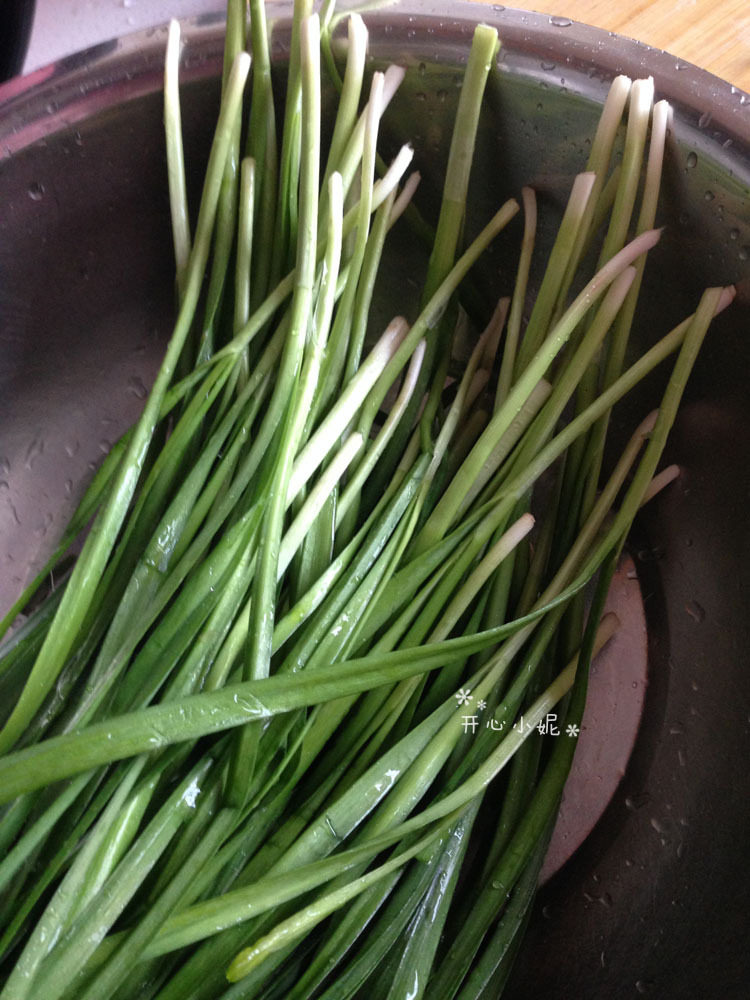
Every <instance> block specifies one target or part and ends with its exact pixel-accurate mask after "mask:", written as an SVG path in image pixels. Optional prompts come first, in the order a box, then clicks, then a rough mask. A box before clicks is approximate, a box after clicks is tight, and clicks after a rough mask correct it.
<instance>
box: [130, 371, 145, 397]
mask: <svg viewBox="0 0 750 1000" xmlns="http://www.w3.org/2000/svg"><path fill="white" fill-rule="evenodd" d="M128 392H129V393H130V395H131V396H135V398H136V399H145V398H146V396H148V389H147V388H146V386H145V385H144V383H143V379H142V378H141V377H140V376H139V375H131V376H130V378H129V379H128Z"/></svg>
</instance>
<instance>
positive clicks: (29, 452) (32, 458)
mask: <svg viewBox="0 0 750 1000" xmlns="http://www.w3.org/2000/svg"><path fill="white" fill-rule="evenodd" d="M43 451H44V441H42V440H41V438H34V440H33V441H32V442H31V444H30V445H29V447H28V448H27V449H26V463H25V464H26V468H27V469H32V468H33V467H34V462H36V460H37V459H38V458H39V456H40V455H41V454H42V452H43Z"/></svg>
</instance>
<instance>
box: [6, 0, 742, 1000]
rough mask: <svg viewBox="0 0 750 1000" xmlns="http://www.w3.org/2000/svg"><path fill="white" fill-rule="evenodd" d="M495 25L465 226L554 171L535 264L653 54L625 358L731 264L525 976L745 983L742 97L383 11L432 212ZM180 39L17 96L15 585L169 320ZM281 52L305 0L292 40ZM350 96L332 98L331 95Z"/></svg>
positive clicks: (527, 22)
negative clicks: (652, 226) (580, 832)
mask: <svg viewBox="0 0 750 1000" xmlns="http://www.w3.org/2000/svg"><path fill="white" fill-rule="evenodd" d="M480 18H481V19H483V20H486V21H488V22H489V23H492V24H494V25H495V26H496V27H497V28H498V30H499V32H500V34H501V38H502V41H503V46H502V48H501V50H500V53H499V56H498V60H497V66H496V71H495V72H493V74H492V75H491V80H490V84H489V88H488V94H487V99H486V102H485V106H484V109H483V114H482V120H481V126H480V133H479V138H478V143H477V150H476V160H475V165H474V168H473V173H472V180H471V198H470V209H469V215H468V218H467V224H466V230H467V233H474V232H476V231H478V229H479V227H480V226H481V225H482V224H483V223H484V222H485V221H486V220H487V218H488V217H489V216H490V215H491V214H492V212H494V211H495V210H496V208H497V207H498V206H499V205H500V203H501V202H502V201H503V200H505V198H507V197H510V196H514V195H517V194H518V192H519V190H520V187H521V186H522V185H523V184H530V185H532V186H534V187H535V188H536V189H537V192H538V195H539V200H540V209H541V211H540V215H541V218H542V219H543V220H544V221H543V225H542V227H541V228H540V232H539V237H538V245H539V247H540V250H539V252H538V253H537V254H536V255H535V262H536V280H538V277H539V271H540V265H541V264H543V262H544V259H545V256H546V251H545V248H547V249H548V248H549V246H550V241H551V237H552V234H553V233H554V230H555V227H556V224H557V222H558V221H559V218H560V215H561V212H562V208H563V206H564V203H565V199H566V197H567V193H568V191H569V189H570V185H571V182H572V178H573V177H574V175H575V174H576V173H577V172H578V171H580V170H582V169H584V167H585V162H586V157H587V155H588V143H589V141H590V137H591V136H592V134H593V131H594V128H595V125H596V121H597V117H598V112H599V110H600V107H601V103H602V101H603V98H604V95H605V94H606V90H607V87H608V84H609V82H610V81H611V79H612V78H613V76H614V75H616V74H617V73H618V72H626V73H628V74H629V75H631V76H637V75H644V74H651V75H653V76H654V79H655V83H656V93H657V97H659V98H662V97H664V98H667V99H669V100H670V101H671V102H672V104H673V106H674V121H673V126H672V130H671V135H670V140H669V149H668V162H667V166H666V170H665V177H664V184H663V195H662V200H661V208H660V214H659V223H660V224H662V225H664V226H665V227H666V228H665V231H664V235H663V238H662V240H661V242H660V244H659V246H658V248H657V249H656V250H655V251H654V253H653V255H652V261H651V263H650V265H649V267H648V269H647V271H646V279H645V282H644V290H643V293H642V297H641V306H640V308H639V312H638V315H637V319H636V325H635V330H634V335H633V340H634V344H633V351H634V352H635V351H639V352H640V351H642V350H643V349H644V348H645V347H646V346H648V344H650V343H651V342H653V340H654V339H656V338H657V337H658V336H660V335H662V334H663V333H665V332H667V330H669V329H670V328H671V327H672V326H673V325H674V324H675V323H676V322H678V321H679V320H680V319H681V318H683V316H684V315H686V314H688V313H689V312H691V311H692V309H693V308H694V307H695V305H696V303H697V299H698V296H699V294H700V290H701V289H702V287H703V286H705V285H707V284H716V283H720V284H727V283H730V282H736V283H737V288H738V296H737V300H736V302H735V304H734V305H733V307H732V308H731V309H730V310H728V311H727V312H726V313H725V314H723V315H722V316H721V317H720V318H719V320H718V321H717V322H716V324H715V327H714V328H712V331H711V333H710V336H709V339H708V341H707V343H706V345H705V349H704V351H703V353H702V356H701V358H700V361H699V364H698V366H697V368H696V370H695V372H694V375H693V377H692V379H691V381H690V384H689V388H688V392H687V395H686V397H685V400H684V404H683V407H682V411H681V414H680V416H679V419H678V421H677V424H676V426H675V428H674V431H673V435H672V437H671V440H670V444H669V451H668V455H667V456H666V461H672V462H677V463H679V464H680V466H681V468H682V475H681V477H680V479H679V481H678V482H677V483H676V484H675V485H673V486H672V487H671V488H670V489H669V490H667V491H666V492H665V493H664V494H663V496H662V497H661V498H660V500H659V501H658V502H657V503H654V504H652V505H651V506H650V507H649V508H648V509H647V510H646V511H644V513H643V515H642V517H641V518H639V521H638V524H637V529H636V531H635V533H634V537H633V538H632V539H631V542H630V550H631V552H632V554H633V555H634V558H635V561H636V564H637V566H638V572H639V577H640V582H641V588H642V592H643V597H644V602H645V608H646V615H647V620H648V628H649V691H648V696H647V698H646V707H645V713H644V717H643V721H642V725H641V730H640V733H639V736H638V740H637V743H636V747H635V751H634V754H633V756H632V758H631V761H630V764H629V766H628V769H627V772H626V774H625V776H624V778H623V780H622V782H621V785H620V787H619V788H618V790H617V793H616V795H615V797H614V799H613V800H612V802H611V803H610V806H609V807H608V809H607V811H606V813H605V815H604V817H603V818H602V820H601V822H600V823H599V824H598V826H597V827H596V829H595V831H594V833H593V834H592V836H591V837H590V838H589V839H588V841H587V842H586V843H585V844H584V846H583V847H582V848H581V849H580V850H579V851H578V852H577V854H576V855H575V856H574V858H573V859H572V860H571V862H569V863H568V865H567V866H566V867H565V868H564V869H563V870H562V871H561V872H560V873H559V874H558V875H557V876H556V877H555V878H554V879H553V880H552V882H551V883H550V884H549V885H548V886H546V887H545V889H544V890H543V892H542V894H541V896H540V900H539V904H540V905H539V906H538V907H537V909H536V913H535V917H534V919H533V921H532V925H531V928H530V933H529V936H528V939H527V942H526V945H525V947H524V950H523V952H522V955H521V957H520V959H519V963H518V966H517V969H516V972H515V975H514V980H513V983H512V985H511V987H510V989H509V993H508V995H509V996H510V997H521V996H534V997H544V998H547V1000H562V998H576V1000H586V998H591V1000H594V998H601V997H608V998H620V997H622V998H626V997H633V996H637V995H639V994H642V993H652V994H653V995H654V996H655V997H660V998H664V1000H671V998H674V1000H677V998H682V997H685V996H700V997H713V996H722V997H726V998H730V1000H731V998H735V997H736V998H739V997H741V996H742V997H744V996H746V995H747V994H746V990H747V982H748V975H749V974H750V959H748V955H747V951H746V949H745V948H742V947H740V944H739V941H740V935H739V932H740V929H741V928H742V927H743V926H746V913H747V906H748V902H749V901H750V900H749V899H748V896H749V893H748V880H747V876H746V874H745V871H746V864H745V844H746V837H747V830H748V829H749V828H750V795H748V780H747V773H746V768H745V767H743V762H744V761H746V760H747V751H748V736H749V734H750V716H749V715H748V711H749V710H750V671H748V670H747V649H748V647H749V646H750V620H749V619H748V615H747V613H746V609H747V606H748V598H749V597H750V568H749V566H750V560H748V558H747V557H748V555H749V554H750V527H749V525H750V518H748V515H747V510H748V500H749V499H750V464H749V463H747V461H746V460H745V456H746V455H747V454H748V452H750V420H748V416H750V412H749V411H750V394H748V391H747V375H746V372H747V370H748V364H749V363H750V342H749V341H748V336H747V329H748V318H749V312H750V310H749V303H750V203H749V202H748V192H749V191H750V104H748V103H746V101H745V100H744V98H745V95H742V94H739V93H738V92H735V91H734V89H733V88H730V86H729V85H728V84H724V83H723V82H721V81H718V80H716V79H715V78H713V77H711V76H709V75H708V74H706V73H703V72H702V71H700V70H696V69H695V68H693V67H687V66H684V65H682V64H680V63H679V61H678V60H675V59H674V58H673V57H672V56H669V55H667V54H666V53H659V52H656V51H654V50H650V49H648V48H647V47H645V46H640V45H638V44H637V43H633V42H628V41H625V40H622V39H617V38H614V37H612V36H610V35H608V34H607V33H606V32H600V31H597V30H595V29H591V28H586V27H583V26H580V25H575V24H574V25H567V26H558V25H555V24H553V23H552V22H551V20H550V19H549V18H547V17H542V16H541V15H533V14H529V13H525V12H522V11H513V10H504V9H503V8H500V7H497V8H493V7H482V8H479V7H477V6H474V5H471V4H467V3H455V4H450V5H449V4H447V3H446V4H443V5H440V4H435V3H432V4H419V3H417V2H414V0H410V2H409V3H406V4H402V5H399V6H398V7H396V8H393V9H387V8H386V9H384V10H376V11H373V12H371V13H369V14H366V15H365V19H366V22H367V24H368V27H369V29H370V33H371V42H370V53H371V57H372V60H373V62H374V64H375V65H380V64H385V63H388V62H391V61H395V62H399V63H401V64H403V65H405V66H407V68H408V73H407V76H406V80H405V82H404V85H403V87H402V88H401V90H400V92H399V94H398V95H397V97H396V98H395V100H394V102H393V104H392V106H391V109H390V110H389V113H388V115H387V116H386V119H385V121H386V123H387V126H386V128H385V134H384V152H386V153H387V152H389V151H391V150H393V149H395V148H396V147H397V145H399V144H400V143H401V142H402V141H406V140H407V139H409V140H411V141H412V142H413V144H414V146H415V149H416V157H415V163H416V166H417V167H418V169H419V170H420V171H421V172H422V174H423V178H424V180H423V183H422V186H421V189H420V192H419V198H418V201H419V204H420V207H421V208H422V210H423V212H424V213H425V214H426V215H427V216H428V218H429V217H433V218H434V210H435V206H436V204H437V202H438V198H439V192H440V178H441V176H442V173H443V168H444V164H445V160H446V158H447V148H448V142H449V138H450V132H451V124H452V120H453V116H454V113H455V110H456V103H457V98H458V93H459V87H460V82H461V74H462V69H463V65H464V64H465V61H466V56H467V53H468V46H469V42H470V38H471V32H472V30H473V25H474V23H475V22H476V20H478V19H480ZM222 31H223V27H222V24H221V22H220V21H218V20H217V19H216V18H206V19H204V20H202V21H197V22H192V23H191V24H188V25H186V26H185V37H186V50H185V53H184V57H183V67H184V103H183V117H184V129H185V144H186V150H187V162H188V167H189V171H190V177H189V184H190V187H191V196H192V199H193V202H192V203H193V204H194V205H195V204H197V198H198V195H199V183H200V178H201V176H202V170H203V166H204V164H205V157H206V154H207V148H208V142H209V140H210V133H211V126H212V121H213V118H214V115H215V111H216V106H217V96H218V86H217V76H218V73H219V70H220V66H221V45H222ZM165 40H166V34H165V32H164V31H162V30H158V31H155V32H150V33H147V34H142V35H139V36H134V37H133V38H130V39H125V40H122V41H120V42H118V43H112V44H111V45H105V46H102V47H99V49H96V50H91V51H89V52H88V53H83V54H81V55H80V56H76V57H73V58H71V59H70V60H67V61H65V62H64V63H63V64H60V65H58V66H56V67H53V68H51V69H50V70H43V71H39V72H38V73H36V74H33V75H32V77H30V78H28V79H27V80H25V81H13V82H11V83H10V84H8V85H6V86H5V88H3V89H1V90H0V100H2V99H4V103H2V104H0V206H2V208H1V209H0V385H1V386H2V389H3V401H4V405H3V409H2V415H1V416H0V427H1V430H0V564H2V566H3V572H2V574H0V604H2V605H3V607H5V606H7V605H8V604H10V603H11V601H12V599H13V598H14V597H15V595H16V594H17V592H18V591H19V589H20V587H21V586H22V584H23V582H24V581H25V580H26V578H27V574H28V572H29V568H30V566H36V565H38V564H39V562H40V561H41V559H42V557H43V556H44V554H45V553H46V552H48V551H49V549H50V547H51V544H52V542H53V541H54V539H55V538H56V537H57V535H58V534H59V532H60V530H61V527H62V525H63V524H64V522H65V519H66V517H67V516H68V515H69V514H70V512H71V510H72V507H73V505H74V502H75V499H76V497H77V496H78V495H80V492H81V489H82V486H83V484H84V483H85V482H86V481H87V479H88V477H90V475H91V470H92V468H94V467H95V466H96V464H97V463H98V462H99V461H100V460H101V458H102V455H103V454H104V453H105V452H106V451H107V450H108V448H109V447H110V446H111V444H112V443H113V442H114V441H115V440H116V439H117V437H118V436H119V434H120V433H121V432H122V431H123V430H124V429H125V428H126V427H127V426H128V425H129V424H130V423H131V422H132V420H133V419H134V418H135V417H136V416H137V414H138V412H139V410H140V408H141V406H142V401H143V398H144V396H145V393H146V391H147V386H148V385H149V384H150V381H151V380H152V379H153V376H154V373H155V371H156V367H157V365H158V362H159V358H160V354H161V351H162V350H163V346H164V343H165V340H166V337H167V336H168V334H169V330H170V322H171V318H172V316H173V301H172V295H171V288H172V283H171V280H172V279H171V276H172V268H173V265H172V256H171V246H170V226H169V217H168V203H167V196H166V177H165V169H164V158H163V140H162V111H161V95H160V86H161V72H162V68H161V67H162V59H163V51H164V45H165ZM287 54H288V16H287V14H282V15H281V16H280V17H279V18H278V21H277V25H276V28H275V33H274V56H275V59H276V61H277V65H278V66H282V65H283V62H284V60H285V58H286V56H287ZM331 99H332V94H331V93H328V94H327V106H328V107H330V101H331ZM402 233H403V235H402V236H401V237H400V240H399V256H398V259H397V261H393V259H392V264H391V267H390V268H389V269H388V270H387V272H386V274H385V275H384V277H383V279H382V280H381V283H380V288H379V293H378V304H377V307H376V309H375V311H374V316H373V331H375V330H377V329H378V328H379V327H381V326H382V323H383V321H384V320H386V319H388V318H390V316H391V315H392V314H393V313H394V312H396V311H398V312H404V311H405V312H406V314H407V315H411V316H413V315H414V310H415V308H416V304H417V302H416V300H417V295H418V290H417V289H418V281H417V278H418V276H419V273H420V268H422V267H423V266H424V262H423V255H422V253H421V252H420V251H419V248H418V247H417V244H416V241H415V240H414V239H412V238H411V237H410V236H409V234H408V233H404V232H403V229H402ZM518 235H519V231H518V228H516V229H515V230H512V231H511V230H509V231H508V232H507V233H506V234H504V235H503V236H502V237H501V239H499V240H498V241H497V245H496V246H494V247H493V249H492V252H491V253H490V254H488V256H487V258H486V260H485V261H483V264H482V268H481V273H480V276H479V282H480V285H481V287H482V289H483V290H484V293H485V294H486V298H487V308H488V310H489V307H490V303H491V302H492V301H493V300H494V299H495V298H497V297H498V296H499V295H500V294H504V293H508V292H510V290H511V288H512V283H513V278H514V263H513V262H514V259H515V253H516V250H517V245H518ZM664 380H665V373H664V372H661V373H657V374H656V375H655V376H653V377H652V378H650V379H648V380H647V381H646V383H645V384H644V385H643V386H641V387H640V388H639V390H638V391H637V392H636V393H635V394H634V395H633V396H632V398H629V399H628V400H627V401H626V403H624V404H623V405H622V406H620V407H618V408H617V410H616V411H615V415H614V418H613V428H614V431H615V434H614V437H615V440H618V439H624V438H625V437H626V436H628V435H629V433H630V431H631V430H632V428H633V426H634V425H635V424H636V423H637V422H638V421H639V420H640V419H641V418H642V416H643V415H644V414H645V413H646V412H648V410H649V409H651V408H652V407H653V405H654V403H655V401H656V400H657V399H658V394H659V391H660V389H661V388H662V387H663V385H664Z"/></svg>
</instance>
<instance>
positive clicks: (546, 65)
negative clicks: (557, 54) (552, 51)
mask: <svg viewBox="0 0 750 1000" xmlns="http://www.w3.org/2000/svg"><path fill="white" fill-rule="evenodd" d="M541 65H542V69H544V70H547V72H548V73H550V72H552V70H553V69H555V68H556V67H557V63H553V62H543V63H542V64H541Z"/></svg>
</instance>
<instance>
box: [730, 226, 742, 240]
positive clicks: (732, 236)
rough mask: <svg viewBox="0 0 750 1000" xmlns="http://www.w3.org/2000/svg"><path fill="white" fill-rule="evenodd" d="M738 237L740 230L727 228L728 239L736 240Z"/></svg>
mask: <svg viewBox="0 0 750 1000" xmlns="http://www.w3.org/2000/svg"><path fill="white" fill-rule="evenodd" d="M739 238H740V231H739V229H730V230H729V239H730V240H738V239H739Z"/></svg>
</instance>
